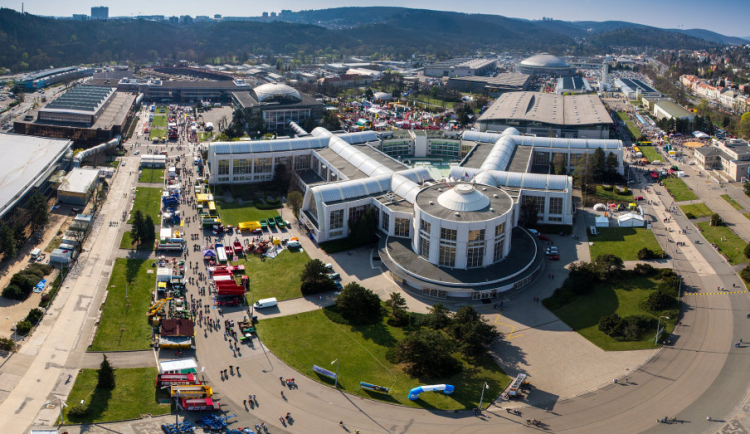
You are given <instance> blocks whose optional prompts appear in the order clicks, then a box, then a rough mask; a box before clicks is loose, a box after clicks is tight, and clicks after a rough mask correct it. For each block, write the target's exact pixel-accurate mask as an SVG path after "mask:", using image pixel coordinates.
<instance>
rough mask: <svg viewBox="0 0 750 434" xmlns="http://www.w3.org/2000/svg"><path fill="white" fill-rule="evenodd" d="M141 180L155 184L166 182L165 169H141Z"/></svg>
mask: <svg viewBox="0 0 750 434" xmlns="http://www.w3.org/2000/svg"><path fill="white" fill-rule="evenodd" d="M138 181H139V182H148V183H154V184H163V183H164V169H141V177H140V179H138Z"/></svg>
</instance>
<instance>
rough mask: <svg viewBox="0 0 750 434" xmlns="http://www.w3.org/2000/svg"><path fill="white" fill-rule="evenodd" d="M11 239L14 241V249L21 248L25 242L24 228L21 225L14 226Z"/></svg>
mask: <svg viewBox="0 0 750 434" xmlns="http://www.w3.org/2000/svg"><path fill="white" fill-rule="evenodd" d="M13 239H14V240H16V247H18V248H19V249H20V248H21V247H23V244H24V243H25V242H26V226H24V225H22V224H21V223H16V224H14V225H13Z"/></svg>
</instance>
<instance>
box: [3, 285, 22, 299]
mask: <svg viewBox="0 0 750 434" xmlns="http://www.w3.org/2000/svg"><path fill="white" fill-rule="evenodd" d="M27 296H28V294H27V293H26V292H24V291H23V290H22V289H21V288H19V287H18V286H16V285H8V286H6V287H5V288H4V289H3V297H5V298H9V299H11V300H26V297H27Z"/></svg>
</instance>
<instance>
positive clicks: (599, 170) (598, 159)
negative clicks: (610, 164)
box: [591, 148, 606, 182]
mask: <svg viewBox="0 0 750 434" xmlns="http://www.w3.org/2000/svg"><path fill="white" fill-rule="evenodd" d="M605 164H606V161H605V157H604V150H603V149H602V148H596V149H595V150H594V153H593V154H591V171H592V173H591V177H592V178H593V179H594V182H602V179H603V178H604V168H605Z"/></svg>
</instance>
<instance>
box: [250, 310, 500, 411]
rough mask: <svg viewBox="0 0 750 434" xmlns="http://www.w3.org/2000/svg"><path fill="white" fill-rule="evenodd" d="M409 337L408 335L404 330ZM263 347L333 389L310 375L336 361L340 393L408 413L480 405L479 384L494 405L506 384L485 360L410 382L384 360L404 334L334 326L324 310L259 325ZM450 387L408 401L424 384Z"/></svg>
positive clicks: (384, 328)
mask: <svg viewBox="0 0 750 434" xmlns="http://www.w3.org/2000/svg"><path fill="white" fill-rule="evenodd" d="M406 331H408V330H406ZM258 333H259V334H260V337H261V338H262V339H263V343H264V344H265V345H266V346H267V347H268V348H269V349H270V350H271V351H273V352H274V354H276V355H277V356H278V357H279V358H281V359H282V360H284V362H286V363H288V364H289V365H290V366H291V367H292V368H294V369H296V370H297V371H299V372H301V373H302V374H304V375H308V376H310V377H311V378H313V379H314V380H316V381H319V382H321V383H324V384H328V385H330V386H333V381H332V380H330V379H328V378H326V377H322V376H319V375H318V374H316V373H314V372H313V371H312V365H313V364H316V365H318V366H320V367H323V368H325V369H328V370H330V371H335V370H336V366H335V365H334V366H331V362H332V361H333V360H336V359H338V360H340V367H339V369H340V371H339V382H338V385H339V388H341V389H342V390H344V391H346V392H348V393H351V394H353V395H357V396H361V397H365V398H372V399H376V400H380V401H384V402H389V403H393V404H401V405H405V406H409V407H419V408H429V409H440V410H461V409H467V408H474V407H476V406H478V405H479V392H480V391H481V390H480V389H479V387H481V385H482V382H483V381H486V382H487V384H489V386H490V388H489V390H487V391H486V392H485V395H484V398H485V399H484V400H485V403H487V402H489V401H490V400H492V399H494V398H495V397H496V396H497V395H499V394H500V392H502V390H503V389H504V388H505V387H506V386H507V385H508V383H509V382H510V379H509V378H508V376H507V375H505V373H504V372H503V371H502V370H501V369H500V367H499V366H497V364H496V363H495V362H494V361H493V360H492V358H490V357H489V356H485V357H483V358H482V359H481V360H480V361H479V362H478V363H477V364H475V365H471V364H469V363H468V362H466V361H465V360H464V359H460V356H459V359H460V360H461V362H462V364H463V370H462V371H461V372H460V373H458V374H455V375H454V376H452V377H448V378H420V379H416V378H411V377H410V376H408V375H407V374H406V373H404V372H403V371H402V369H401V368H400V367H399V366H398V365H394V364H392V363H391V362H389V361H388V360H387V359H386V352H388V350H390V349H391V348H394V347H395V346H396V344H397V342H398V341H399V340H400V339H403V338H404V335H405V330H404V329H401V328H397V327H391V326H389V325H388V324H386V322H385V320H383V322H381V323H378V324H374V325H369V326H352V325H343V324H337V323H334V322H333V321H331V320H330V319H328V317H327V316H326V314H325V312H324V310H315V311H312V312H306V313H301V314H298V315H294V316H285V317H280V318H273V319H268V320H263V321H261V322H260V325H259V327H258ZM360 381H364V382H367V383H372V384H377V385H380V386H383V387H389V388H391V393H390V394H384V393H376V392H368V391H366V390H364V389H361V388H359V382H360ZM442 383H445V384H451V385H453V386H455V387H456V390H455V392H454V393H453V395H443V394H442V393H439V392H438V393H423V394H422V395H420V399H419V400H418V401H410V400H409V399H408V394H409V390H411V389H412V388H414V387H416V386H419V385H425V384H442Z"/></svg>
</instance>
